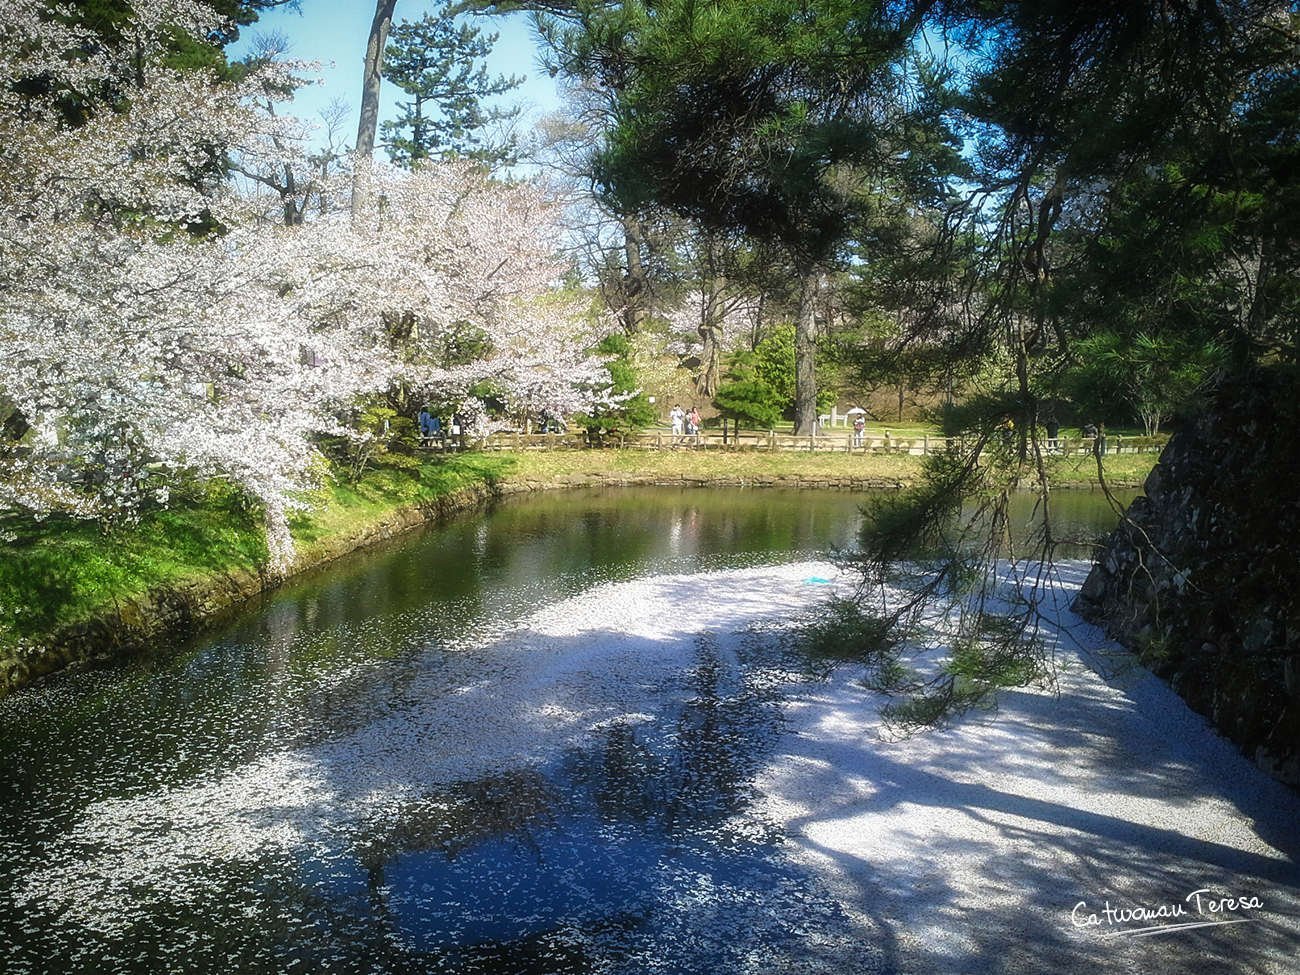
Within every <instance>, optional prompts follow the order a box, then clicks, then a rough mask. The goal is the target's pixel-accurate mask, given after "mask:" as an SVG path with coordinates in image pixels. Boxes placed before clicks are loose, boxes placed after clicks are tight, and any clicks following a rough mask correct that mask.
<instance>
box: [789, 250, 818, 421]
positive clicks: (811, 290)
mask: <svg viewBox="0 0 1300 975" xmlns="http://www.w3.org/2000/svg"><path fill="white" fill-rule="evenodd" d="M819 278H820V275H819V274H818V272H817V271H815V270H810V271H805V272H804V274H803V280H802V282H801V284H800V287H799V317H798V320H797V321H796V322H795V331H794V432H795V435H796V436H808V435H810V434H812V433H813V432H814V431H815V429H816V425H817V360H816V353H817V284H818V280H819Z"/></svg>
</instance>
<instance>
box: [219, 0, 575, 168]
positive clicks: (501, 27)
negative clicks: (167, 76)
mask: <svg viewBox="0 0 1300 975" xmlns="http://www.w3.org/2000/svg"><path fill="white" fill-rule="evenodd" d="M437 6H439V4H437V3H432V2H421V0H398V3H397V11H396V13H395V14H394V16H393V21H394V23H397V22H399V21H401V20H418V19H419V18H420V17H421V16H422V15H424V14H425V13H428V12H430V11H432V10H433V9H434V8H435V7H437ZM374 15H375V6H374V3H373V2H372V0H302V13H301V14H298V13H294V12H293V11H291V10H285V9H277V10H272V11H270V12H268V13H264V14H263V15H262V17H261V19H260V20H259V21H258V22H257V23H256V24H255V25H253V27H251V28H247V29H246V30H245V31H244V34H243V36H242V37H241V38H240V42H239V43H238V44H237V45H235V46H234V47H233V48H232V50H231V56H232V57H239V56H240V55H241V54H243V53H244V51H245V50H247V45H248V42H249V40H251V38H252V37H253V36H255V35H256V34H258V33H259V32H260V33H270V32H277V33H280V34H283V35H284V36H286V37H288V38H289V40H290V49H289V56H290V57H293V58H296V59H299V60H303V61H320V62H321V64H322V68H321V77H322V79H323V81H324V84H322V85H313V86H311V87H308V88H305V89H303V90H301V91H299V92H298V94H297V96H296V97H295V98H294V102H293V112H294V114H296V115H298V116H300V117H302V118H307V119H312V120H314V119H315V118H316V115H317V112H318V111H319V110H320V109H322V108H324V107H325V106H326V105H328V104H329V103H330V102H331V101H332V100H333V99H335V98H341V99H343V100H344V101H346V102H347V103H348V105H349V107H350V108H351V110H352V117H351V121H350V123H349V124H348V125H346V126H345V131H346V135H347V141H348V144H349V145H350V144H351V142H352V140H353V139H354V138H355V137H356V130H357V111H358V106H359V102H360V100H361V68H362V63H363V61H364V59H365V54H366V38H367V36H368V34H369V32H370V22H371V21H372V20H373V19H374ZM470 22H471V23H472V24H474V25H475V26H478V27H481V28H482V29H483V32H484V33H485V34H486V33H494V32H495V33H499V34H500V35H501V37H500V40H498V41H497V44H496V47H495V49H494V50H493V51H492V56H491V57H490V58H489V59H488V70H489V71H490V72H491V73H492V74H493V75H497V74H514V75H524V76H525V77H526V78H527V81H525V82H524V84H523V85H522V86H520V87H519V88H517V89H516V90H515V91H514V92H512V93H511V94H510V95H509V96H506V97H505V98H504V99H502V100H501V101H502V103H504V104H519V105H521V106H523V108H524V111H525V114H526V115H527V116H530V117H535V116H536V115H540V114H545V113H546V112H550V111H554V110H555V109H556V108H558V107H559V104H560V97H559V93H558V90H557V88H556V86H555V82H554V81H553V80H552V79H551V78H550V77H548V76H547V74H546V72H544V71H542V70H541V68H540V67H539V66H538V64H537V60H538V53H539V50H538V46H537V42H536V40H535V39H534V36H533V32H532V27H531V25H530V23H529V20H528V17H527V16H525V15H522V14H511V15H508V16H494V17H473V18H470ZM396 104H397V97H396V91H395V89H394V88H393V86H392V85H390V84H388V83H387V82H385V83H384V86H383V96H382V105H383V108H382V113H381V115H380V118H381V120H382V119H386V118H392V117H393V116H394V114H395V113H396Z"/></svg>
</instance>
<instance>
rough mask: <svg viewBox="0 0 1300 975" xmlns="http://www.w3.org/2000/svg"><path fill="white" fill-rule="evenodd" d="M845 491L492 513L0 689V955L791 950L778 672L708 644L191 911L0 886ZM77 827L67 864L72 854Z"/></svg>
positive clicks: (62, 964)
mask: <svg viewBox="0 0 1300 975" xmlns="http://www.w3.org/2000/svg"><path fill="white" fill-rule="evenodd" d="M1076 499H1083V500H1081V501H1080V500H1076ZM860 503H861V496H860V495H854V494H849V493H839V492H785V491H775V490H773V491H745V492H742V491H706V490H686V491H682V490H676V489H653V490H652V489H647V490H639V489H637V490H627V489H625V490H620V491H613V492H608V493H601V492H571V493H563V494H555V495H550V496H544V497H538V498H531V499H527V500H524V501H519V502H513V503H509V504H503V505H501V506H500V507H498V508H497V509H496V510H494V511H492V512H490V513H488V514H485V515H477V516H473V517H466V518H463V519H459V520H456V521H453V522H452V523H450V524H447V525H444V526H441V527H439V528H435V529H430V530H427V531H424V532H421V533H417V534H415V535H412V536H408V537H407V538H405V539H403V540H401V541H400V543H398V544H395V545H391V546H388V547H386V548H383V549H380V550H376V551H373V552H370V553H366V554H364V555H361V556H359V557H355V558H351V559H348V560H345V561H344V562H342V563H340V564H338V565H337V566H335V567H333V568H331V569H329V570H327V571H322V572H319V573H315V574H313V575H311V576H309V577H306V578H304V579H301V580H298V581H297V582H295V583H294V584H292V585H290V586H286V587H285V588H284V589H282V590H280V591H278V592H277V593H274V594H272V595H271V596H269V597H267V598H266V599H264V600H263V601H262V602H261V603H260V604H258V605H256V606H253V607H250V609H249V610H248V611H247V612H245V613H243V614H242V615H241V616H239V617H238V618H235V619H233V620H232V621H231V622H230V623H229V624H228V625H227V626H226V627H225V628H224V629H223V630H221V631H220V632H219V633H217V634H215V635H214V636H210V637H207V638H205V639H204V640H202V641H199V642H196V643H195V644H193V645H191V646H188V647H182V648H178V649H176V650H173V651H172V652H171V653H169V654H165V655H159V656H157V657H156V658H154V659H151V660H147V661H140V662H137V663H135V664H132V665H129V666H126V667H121V668H117V669H111V670H105V671H100V672H88V673H83V674H79V675H75V676H73V677H70V678H66V679H63V680H59V681H55V682H53V683H51V684H49V685H47V686H45V687H43V688H39V689H35V690H33V691H31V692H28V693H24V694H20V695H17V696H15V697H13V698H11V699H9V700H7V701H4V702H0V892H3V893H0V911H3V916H2V917H0V943H2V944H4V945H5V946H6V948H7V951H6V969H7V970H13V971H51V972H53V971H69V972H71V971H97V972H110V971H122V972H144V971H158V970H163V969H175V968H177V967H184V968H186V969H189V970H243V971H321V970H333V971H394V972H401V971H429V970H451V971H492V972H498V971H499V972H517V971H537V972H550V971H586V970H589V969H590V968H591V967H592V966H593V965H595V964H596V963H597V962H599V963H601V964H605V965H613V966H614V970H620V971H640V970H651V969H654V968H656V967H658V969H659V970H666V971H683V972H686V971H702V972H703V971H716V970H739V969H740V967H742V962H743V961H745V960H746V959H754V958H758V957H760V956H766V957H775V956H773V955H772V953H773V952H779V951H781V950H782V947H783V946H787V947H791V950H793V946H794V945H795V944H796V943H797V938H796V935H797V932H799V931H803V930H806V929H807V928H808V926H809V925H811V926H813V927H815V928H818V929H819V930H822V931H830V930H832V929H838V928H840V927H842V925H843V924H844V923H845V922H844V921H843V919H842V918H840V917H838V916H837V915H836V914H835V912H834V911H833V910H831V908H828V907H825V906H822V899H821V898H820V896H819V895H818V894H817V892H816V891H814V890H812V889H811V888H809V887H808V886H807V885H806V884H805V883H804V882H803V881H802V880H801V879H800V878H799V877H796V876H793V875H791V874H789V873H788V870H787V868H786V867H783V866H781V865H780V862H779V859H778V858H777V857H776V856H775V855H774V851H775V848H776V844H777V842H778V840H779V837H775V836H773V835H769V834H768V833H766V832H765V831H764V830H763V828H762V827H761V824H756V823H755V822H754V821H753V819H752V817H747V816H746V815H745V811H746V806H747V802H748V795H749V792H748V790H749V782H750V780H751V778H752V775H753V771H754V769H755V768H756V767H757V766H758V765H759V764H760V763H761V762H762V760H763V757H764V754H765V747H766V743H768V742H770V741H771V740H772V739H773V736H775V735H776V734H778V733H779V729H780V699H779V695H778V692H777V688H778V687H779V686H780V684H781V681H780V680H778V679H776V677H774V676H773V674H774V673H778V672H779V671H780V668H779V667H777V668H776V670H775V671H774V670H773V662H772V661H759V660H755V659H738V658H736V657H735V655H734V654H732V653H722V652H719V651H718V649H717V648H716V647H714V646H713V645H712V644H711V643H710V642H709V641H707V640H705V641H702V642H701V643H700V644H699V646H698V648H697V655H696V658H697V659H696V661H695V664H694V666H693V667H692V668H691V669H690V671H689V679H688V680H686V681H685V682H684V684H683V685H682V686H683V688H684V690H683V691H682V692H680V693H675V694H670V695H667V696H665V697H663V698H661V699H656V702H657V703H656V710H655V711H654V712H653V713H650V714H638V715H635V716H629V717H625V718H623V719H620V720H617V721H613V722H611V723H609V724H607V725H605V726H603V727H602V728H600V729H599V731H598V733H596V734H594V735H592V736H590V737H589V739H588V740H586V741H585V742H584V743H583V744H582V745H581V746H580V747H571V748H568V749H566V750H564V751H563V752H562V753H560V754H557V755H552V756H550V757H549V758H547V759H545V760H544V761H540V762H539V761H530V762H527V763H524V764H521V765H520V766H518V767H516V768H513V769H508V770H502V771H497V772H494V773H493V774H491V775H489V776H487V777H483V776H478V777H473V776H468V777H466V778H464V779H463V780H460V781H455V782H453V783H452V784H450V785H444V786H440V787H437V788H430V789H429V790H427V791H425V792H422V793H419V794H415V795H411V796H408V797H406V798H404V799H403V800H402V801H400V802H398V803H396V804H391V803H390V804H384V805H380V806H377V807H376V808H373V809H370V810H369V811H368V813H367V815H366V816H365V817H364V820H363V823H362V827H361V829H360V830H359V832H357V833H356V834H355V835H354V834H352V833H347V834H346V839H345V840H341V839H340V837H339V836H333V835H332V834H329V830H328V829H327V830H326V834H327V835H324V836H323V837H318V838H315V839H312V838H310V837H309V838H308V839H309V840H310V842H309V843H308V844H307V846H306V847H305V850H306V852H303V851H302V850H298V851H297V852H277V853H267V854H265V855H263V856H261V858H260V859H257V860H255V861H242V862H241V861H238V860H231V861H227V860H223V861H221V862H220V863H208V862H205V861H204V859H203V858H201V857H196V858H194V859H193V860H192V862H186V863H185V864H184V865H183V867H182V868H181V874H182V876H180V877H178V878H175V879H176V882H177V883H191V884H192V886H193V887H194V888H195V889H196V890H201V891H203V892H204V893H203V894H202V895H201V896H199V897H198V899H197V900H195V901H189V900H187V901H185V902H183V903H182V902H179V901H178V902H175V903H166V902H164V903H151V904H150V906H149V907H148V909H147V910H146V909H143V908H141V909H140V910H139V911H137V912H136V913H134V914H133V915H132V916H131V917H130V918H125V919H119V922H120V923H119V924H118V925H117V926H114V927H112V928H106V929H105V930H102V931H95V930H88V929H87V928H86V927H84V926H83V925H82V924H79V923H77V922H75V921H72V920H69V919H68V918H66V917H64V916H63V913H62V912H61V911H60V910H59V909H58V908H57V907H56V906H54V905H49V904H43V903H41V902H39V901H31V900H28V901H26V902H24V903H23V905H22V908H21V910H19V909H18V907H17V905H15V904H13V903H8V900H9V898H10V897H11V896H12V895H13V892H14V891H15V890H16V889H17V887H18V886H19V884H20V881H21V880H22V878H24V877H25V876H26V875H28V874H29V873H30V872H31V871H32V870H34V869H37V868H39V866H40V865H41V864H42V862H43V860H44V857H45V856H46V850H47V849H48V846H49V842H50V840H51V838H54V837H61V836H66V835H73V833H74V831H75V829H76V828H77V825H78V823H79V822H81V820H82V818H83V816H84V814H85V812H86V810H87V809H88V808H89V807H90V806H91V805H92V804H98V805H100V806H101V807H102V805H103V804H105V803H106V802H109V801H111V800H123V801H130V800H134V799H139V798H143V799H145V800H149V798H150V797H151V796H154V795H159V796H163V795H169V794H175V793H177V792H178V791H179V790H183V789H185V788H187V787H190V786H192V785H194V784H195V783H205V782H218V781H220V780H221V776H223V775H224V774H226V773H229V772H231V771H232V770H237V769H241V768H245V767H249V766H250V765H253V764H255V763H256V762H257V761H258V760H259V759H260V758H264V757H266V756H274V755H276V754H279V753H281V752H286V751H288V750H290V749H314V748H320V747H321V746H322V745H323V744H324V743H327V742H329V741H332V740H337V739H339V738H341V737H342V736H346V735H348V734H349V733H351V732H354V731H356V730H357V729H364V728H368V727H370V726H371V725H373V724H375V723H376V722H378V721H380V720H381V719H382V720H383V721H387V722H396V723H397V724H399V725H400V723H401V722H402V721H403V716H404V715H407V714H414V713H417V705H425V706H427V704H428V700H429V699H428V695H429V694H430V688H431V687H435V686H438V685H439V681H440V680H441V679H442V678H440V677H439V675H441V674H444V673H445V674H446V675H447V676H446V678H445V681H446V683H447V686H448V687H449V688H450V687H453V686H455V685H456V682H457V681H460V680H462V679H463V677H464V675H465V674H467V673H473V671H474V668H475V661H476V659H477V658H476V656H475V654H476V653H477V652H478V651H477V650H476V648H478V647H482V646H485V645H486V644H488V643H489V642H490V641H491V639H492V638H493V637H494V636H496V635H499V634H501V633H503V632H505V631H506V630H507V629H508V628H509V627H510V626H511V625H512V624H513V623H514V622H515V621H517V620H519V619H521V618H523V617H524V616H526V615H527V614H528V613H529V612H531V611H532V610H534V609H536V608H537V607H539V606H542V605H545V604H550V603H554V602H557V601H560V600H564V599H566V598H568V597H570V596H573V595H575V594H577V593H580V592H583V591H585V590H587V589H590V588H592V587H593V586H595V585H597V584H599V583H603V582H608V581H614V580H620V579H628V578H634V577H639V576H643V575H647V574H658V573H664V572H688V571H696V570H701V569H715V568H727V567H739V566H746V565H754V564H762V563H765V562H778V561H788V560H795V559H801V558H805V557H808V556H812V555H816V554H819V553H824V552H825V551H827V550H828V549H830V548H833V547H848V546H850V545H851V544H852V542H853V540H854V537H855V534H856V531H857V526H858V524H859V520H860V518H859V512H858V507H859V505H860ZM1063 503H1064V505H1065V507H1069V506H1071V505H1073V508H1074V509H1075V510H1074V511H1073V512H1072V513H1070V512H1067V514H1069V516H1070V517H1073V518H1075V519H1076V520H1078V521H1080V522H1081V523H1083V524H1089V525H1090V530H1092V531H1094V532H1095V531H1096V530H1098V529H1099V528H1100V529H1104V528H1105V527H1108V524H1107V522H1108V521H1109V520H1110V518H1109V517H1108V516H1107V515H1106V514H1105V511H1104V507H1103V506H1102V504H1101V503H1100V499H1098V498H1097V497H1096V496H1095V495H1078V496H1076V495H1068V496H1064V498H1063ZM751 652H752V653H755V654H759V653H763V652H765V651H762V650H761V648H757V647H756V648H754V649H753V650H752V651H751ZM456 745H457V743H456V741H454V740H448V741H447V742H446V749H447V750H448V751H451V752H454V751H455V749H456ZM315 812H316V813H317V814H318V818H320V819H321V820H322V821H324V822H327V823H328V822H329V820H330V816H329V810H328V809H325V810H316V811H315ZM246 815H253V814H252V813H251V812H250V813H247V814H246ZM256 815H257V816H258V817H261V818H262V819H263V820H268V821H269V822H264V821H259V822H253V821H250V822H249V823H248V825H249V827H250V828H265V827H268V826H270V827H274V826H275V825H276V823H277V822H278V819H277V817H278V816H279V815H280V814H279V813H277V811H276V810H275V809H274V808H269V809H259V810H258V811H257V813H256ZM77 842H83V841H82V840H78V841H77ZM84 842H86V844H87V845H86V847H85V856H86V857H87V858H93V857H94V856H95V855H96V853H97V852H99V851H98V850H97V848H96V846H95V842H96V841H95V840H94V838H93V837H92V838H90V839H87V840H85V841H84ZM287 849H288V848H286V850H287ZM241 863H242V865H237V864H241ZM756 892H761V893H762V896H761V897H759V896H757V894H756ZM850 940H851V939H850ZM664 966H667V967H664Z"/></svg>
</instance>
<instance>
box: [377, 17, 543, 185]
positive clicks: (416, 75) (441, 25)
mask: <svg viewBox="0 0 1300 975" xmlns="http://www.w3.org/2000/svg"><path fill="white" fill-rule="evenodd" d="M448 6H449V5H448V4H444V5H443V6H442V8H441V9H439V10H438V11H436V12H435V13H432V14H425V15H424V17H422V18H421V19H420V20H418V21H403V22H402V23H400V24H398V25H397V26H396V27H394V28H393V31H392V35H391V37H390V39H389V44H388V48H387V50H386V51H385V53H384V77H385V78H386V79H387V80H388V81H390V82H392V83H393V84H394V85H396V86H397V87H398V88H399V89H401V90H402V91H403V92H404V93H405V94H406V95H407V96H408V99H409V100H408V101H404V102H400V103H399V108H400V109H401V115H400V116H399V117H398V118H397V119H396V120H394V121H390V122H385V123H384V124H383V126H382V132H383V141H384V145H385V147H386V148H387V149H388V154H389V156H390V157H391V158H392V160H393V162H395V163H397V164H398V165H402V166H408V167H409V166H413V165H414V164H415V163H416V162H417V161H419V160H421V159H450V158H460V159H466V158H468V159H479V160H482V161H484V162H486V163H488V164H490V165H500V164H509V163H510V162H512V161H513V158H514V151H515V141H514V138H513V136H510V137H506V138H495V139H494V138H492V136H491V133H490V132H489V131H488V130H489V127H490V126H492V125H494V124H496V123H499V122H508V121H509V120H510V119H512V118H514V117H515V116H517V115H518V114H519V109H517V108H515V109H500V108H488V107H485V106H484V105H483V100H484V99H486V98H492V97H494V96H497V95H504V94H505V93H506V92H509V91H512V90H513V89H515V88H517V87H518V86H519V85H520V84H522V83H523V81H524V79H523V78H522V77H518V76H515V75H498V76H496V77H491V76H489V74H488V71H487V65H486V64H484V63H483V59H484V58H486V57H487V56H488V54H489V53H490V52H491V51H492V46H493V45H494V44H495V43H496V40H497V37H498V35H497V34H484V33H483V32H482V31H481V30H479V28H477V27H470V26H468V25H466V24H457V23H456V20H455V18H454V16H453V15H452V14H451V13H450V11H449V10H448Z"/></svg>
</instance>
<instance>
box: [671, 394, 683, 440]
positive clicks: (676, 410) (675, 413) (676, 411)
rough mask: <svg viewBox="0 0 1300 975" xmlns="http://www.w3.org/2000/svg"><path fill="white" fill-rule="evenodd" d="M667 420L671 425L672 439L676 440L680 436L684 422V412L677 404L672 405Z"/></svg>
mask: <svg viewBox="0 0 1300 975" xmlns="http://www.w3.org/2000/svg"><path fill="white" fill-rule="evenodd" d="M668 419H669V420H670V421H671V422H672V425H673V438H674V440H676V439H678V438H680V437H681V435H682V424H683V423H685V422H686V411H685V410H683V409H682V408H681V406H680V405H679V404H677V403H674V404H673V408H672V410H671V411H670V412H669V413H668Z"/></svg>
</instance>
